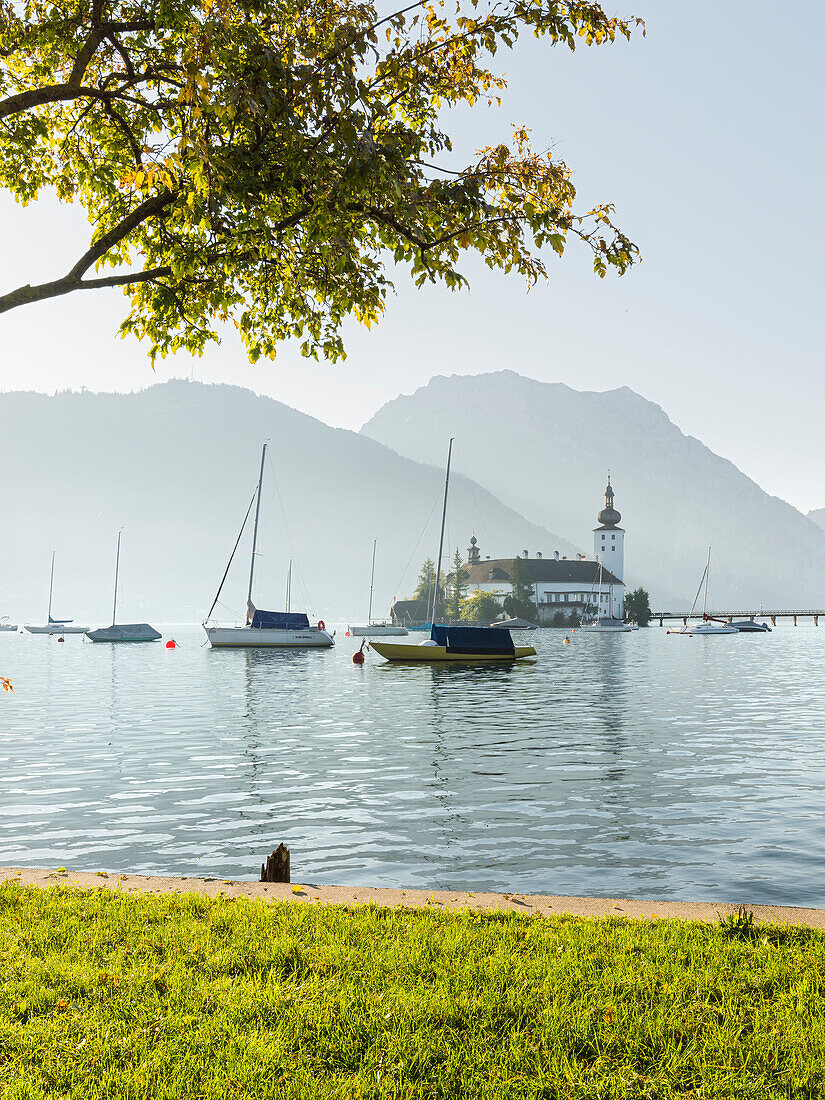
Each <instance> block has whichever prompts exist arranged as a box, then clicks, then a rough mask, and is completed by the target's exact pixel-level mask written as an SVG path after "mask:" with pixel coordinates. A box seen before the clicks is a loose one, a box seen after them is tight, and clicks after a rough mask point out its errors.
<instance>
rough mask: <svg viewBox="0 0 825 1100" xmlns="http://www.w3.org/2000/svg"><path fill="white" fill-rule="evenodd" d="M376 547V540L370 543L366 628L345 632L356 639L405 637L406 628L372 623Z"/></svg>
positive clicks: (351, 627) (352, 628) (349, 628)
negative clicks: (368, 601) (370, 564)
mask: <svg viewBox="0 0 825 1100" xmlns="http://www.w3.org/2000/svg"><path fill="white" fill-rule="evenodd" d="M377 547H378V539H373V541H372V572H371V573H370V606H369V611H368V612H367V625H366V626H348V627H347V630H348V631H349V632H350V634H352V635H353V636H354V637H356V638H361V637H365V636H366V637H374V638H378V637H387V636H388V635H393V634H394V635H406V634H408V633H409V631H408V630H407V629H406V627H403V626H396V625H395V624H394V623H391V622H387V620H386V619H384V620H382V621H381V622H378V623H374V622H373V621H372V592H373V588H374V586H375V551H376V549H377Z"/></svg>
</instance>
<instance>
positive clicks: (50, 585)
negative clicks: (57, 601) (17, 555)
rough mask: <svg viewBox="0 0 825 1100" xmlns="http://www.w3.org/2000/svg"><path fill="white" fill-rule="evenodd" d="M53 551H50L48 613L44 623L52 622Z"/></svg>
mask: <svg viewBox="0 0 825 1100" xmlns="http://www.w3.org/2000/svg"><path fill="white" fill-rule="evenodd" d="M54 553H55V552H54V550H52V571H51V573H50V574H49V613H48V615H47V616H46V622H47V623H50V622H51V621H52V589H53V588H54Z"/></svg>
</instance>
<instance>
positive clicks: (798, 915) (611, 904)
mask: <svg viewBox="0 0 825 1100" xmlns="http://www.w3.org/2000/svg"><path fill="white" fill-rule="evenodd" d="M0 882H19V883H20V884H21V885H23V886H35V887H38V888H40V889H48V888H49V887H51V886H75V887H79V888H80V889H82V890H93V889H94V890H100V889H104V890H115V891H118V890H119V891H122V892H123V893H126V894H135V893H137V894H199V895H202V896H204V897H213V898H217V897H219V896H223V897H226V898H246V899H249V900H264V901H289V902H293V903H295V904H304V905H306V904H319V903H320V904H322V905H343V906H361V905H379V906H384V907H388V908H410V909H436V910H458V909H463V910H467V909H473V910H487V911H497V912H506V913H522V914H530V915H538V916H548V917H549V916H561V915H562V914H567V915H570V916H573V917H596V918H599V917H611V916H613V917H626V918H632V919H643V920H650V919H656V918H658V919H663V920H673V919H678V920H689V921H704V922H713V921H717V920H719V918H720V917H726V916H728V915H729V914H731V913H735V912H736V911H737V909H738V908H739V905H740V904H744V905H745V907H746V908H747V909H748V910H750V911H751V912H752V913H753V915H754V918H755V919H756V920H757V921H760V922H763V923H770V924H793V925H799V926H801V927H804V928H815V929H825V909H814V908H808V907H801V906H794V905H749V904H748V903H747V902H744V903H740V902H729V901H719V902H710V901H657V900H636V899H630V898H590V897H569V896H564V895H559V896H556V895H552V894H522V893H519V892H513V893H510V892H506V893H496V892H493V891H488V890H414V889H410V890H401V889H395V888H390V887H377V886H333V885H329V884H317V883H309V882H303V883H299V882H292V883H290V882H254V881H253V882H247V881H244V880H239V879H221V878H197V877H191V878H190V877H188V876H174V875H124V874H118V873H117V872H114V871H112V872H106V871H73V870H67V869H64V868H44V867H0Z"/></svg>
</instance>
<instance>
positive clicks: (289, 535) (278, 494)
mask: <svg viewBox="0 0 825 1100" xmlns="http://www.w3.org/2000/svg"><path fill="white" fill-rule="evenodd" d="M266 457H267V459H268V461H269V469H270V472H271V474H272V480H273V482H274V483H275V496H276V497H277V498H278V507H279V508H280V510H281V519H282V520H283V524H284V531H286V540H287V543H288V544H289V549H290V553H291V556H292V561H293V564H294V566H295V571H296V572H297V574H298V583H299V584H300V585H301V588H302V589H303V593H304V599H305V600H306V602H307V610H309V609H310V607H311V606H312V605H313V604H314V600H311V599H310V596H309V591H308V589H307V587H306V585H305V584H304V581H303V574H302V573H301V567H300V564H299V559H298V555H297V553H296V552H295V543H294V542H293V540H292V531H290V529H289V523H288V521H287V518H286V509H285V508H284V502H283V500H282V499H281V487H280V486H279V485H278V476H277V474H276V473H275V466H274V464H273V462H272V455H271V454H270V453H267V456H266Z"/></svg>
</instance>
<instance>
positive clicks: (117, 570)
mask: <svg viewBox="0 0 825 1100" xmlns="http://www.w3.org/2000/svg"><path fill="white" fill-rule="evenodd" d="M122 534H123V532H122V531H118V533H117V554H116V555H115V595H114V599H113V600H112V626H114V625H115V623H116V622H117V578H118V574H119V573H120V536H121V535H122Z"/></svg>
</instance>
